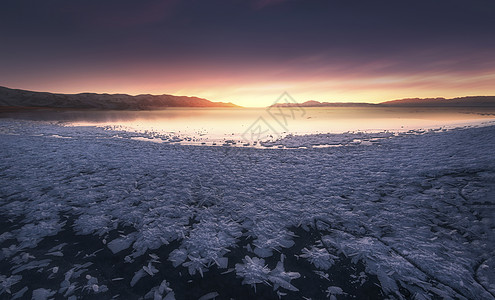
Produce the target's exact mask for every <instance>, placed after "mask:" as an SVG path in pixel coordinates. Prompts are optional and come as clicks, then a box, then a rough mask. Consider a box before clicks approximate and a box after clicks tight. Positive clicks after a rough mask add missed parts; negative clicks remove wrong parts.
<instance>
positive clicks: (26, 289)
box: [11, 286, 29, 300]
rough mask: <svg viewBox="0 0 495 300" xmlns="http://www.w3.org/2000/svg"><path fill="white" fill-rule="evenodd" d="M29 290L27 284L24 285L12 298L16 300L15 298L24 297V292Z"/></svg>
mask: <svg viewBox="0 0 495 300" xmlns="http://www.w3.org/2000/svg"><path fill="white" fill-rule="evenodd" d="M28 290H29V288H28V287H27V286H25V287H23V288H22V289H20V290H19V291H18V292H17V293H15V294H14V295H13V297H12V299H11V300H15V299H19V298H22V296H24V294H25V293H26V292H27V291H28Z"/></svg>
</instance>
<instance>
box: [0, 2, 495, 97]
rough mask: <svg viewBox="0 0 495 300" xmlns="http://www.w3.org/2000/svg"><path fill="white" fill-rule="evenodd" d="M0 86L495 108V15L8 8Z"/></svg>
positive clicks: (487, 11)
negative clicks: (412, 100)
mask: <svg viewBox="0 0 495 300" xmlns="http://www.w3.org/2000/svg"><path fill="white" fill-rule="evenodd" d="M0 37H1V40H0V85H1V86H6V87H11V88H20V89H27V90H36V91H50V92H61V93H79V92H98V93H103V92H106V93H128V94H144V93H151V94H174V95H187V96H198V97H204V98H207V99H209V100H213V101H224V102H233V103H236V104H239V105H242V106H265V105H270V104H271V103H272V102H273V101H275V100H276V99H277V97H278V96H279V95H280V94H282V93H283V92H284V91H287V92H289V93H290V94H291V95H292V96H293V98H295V99H296V100H297V101H299V102H303V101H307V100H319V101H330V102H334V101H335V102H340V101H342V102H351V101H352V102H363V101H365V102H380V101H385V100H392V99H398V98H407V97H457V96H467V95H495V1H488V0H483V1H482V0H469V1H468V0H465V1H457V0H438V1H437V0H416V1H401V0H393V1H392V0H391V1H372V0H366V1H354V0H338V1H333V0H332V1H323V0H322V1H320V0H307V1H303V0H230V1H216V0H201V1H199V0H198V1H176V0H143V1H137V0H134V1H130V0H111V1H101V0H98V1H96V0H71V1H67V0H47V1H39V0H32V1H26V0H7V1H3V2H2V5H1V9H0Z"/></svg>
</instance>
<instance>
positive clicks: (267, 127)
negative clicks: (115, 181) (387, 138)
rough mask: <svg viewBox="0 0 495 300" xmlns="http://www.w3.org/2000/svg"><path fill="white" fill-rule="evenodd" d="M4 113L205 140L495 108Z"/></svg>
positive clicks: (387, 126) (411, 125)
mask: <svg viewBox="0 0 495 300" xmlns="http://www.w3.org/2000/svg"><path fill="white" fill-rule="evenodd" d="M0 117H4V118H5V117H9V118H21V119H29V120H42V121H57V122H63V123H65V124H67V125H73V126H87V125H91V126H111V127H112V128H115V129H120V130H126V131H135V132H145V131H147V132H157V133H161V134H163V133H166V134H171V135H177V136H180V137H192V138H193V139H195V140H202V141H209V142H211V141H222V140H227V139H234V140H242V139H243V138H244V139H245V138H246V137H248V138H250V137H252V135H253V133H254V134H255V135H257V136H259V137H260V138H262V139H263V138H269V137H272V138H276V137H279V136H283V135H286V134H289V133H291V134H314V133H342V132H348V131H367V132H379V131H384V130H388V131H399V132H400V131H409V130H420V129H433V128H453V127H461V126H472V125H479V124H483V123H487V122H493V121H495V108H390V107H364V108H348V107H345V108H340V107H339V108H335V107H325V108H304V109H302V108H299V109H296V108H294V109H290V108H283V109H279V108H271V109H269V110H268V109H266V108H241V109H237V108H236V109H231V108H169V109H164V110H158V111H52V110H40V111H28V112H17V113H3V114H0Z"/></svg>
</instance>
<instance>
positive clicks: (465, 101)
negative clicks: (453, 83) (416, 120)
mask: <svg viewBox="0 0 495 300" xmlns="http://www.w3.org/2000/svg"><path fill="white" fill-rule="evenodd" d="M379 105H382V106H422V107H425V106H442V107H444V106H446V107H451V106H459V107H461V106H495V96H470V97H459V98H451V99H445V98H423V99H421V98H409V99H400V100H392V101H386V102H382V103H380V104H379Z"/></svg>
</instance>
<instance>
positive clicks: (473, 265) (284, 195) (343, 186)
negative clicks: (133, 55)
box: [0, 120, 495, 299]
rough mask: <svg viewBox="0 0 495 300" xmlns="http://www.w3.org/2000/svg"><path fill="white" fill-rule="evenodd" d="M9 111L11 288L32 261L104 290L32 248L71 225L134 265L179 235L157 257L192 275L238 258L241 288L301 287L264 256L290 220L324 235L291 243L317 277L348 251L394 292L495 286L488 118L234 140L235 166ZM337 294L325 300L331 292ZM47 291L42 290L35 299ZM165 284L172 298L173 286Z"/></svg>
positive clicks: (6, 249)
mask: <svg viewBox="0 0 495 300" xmlns="http://www.w3.org/2000/svg"><path fill="white" fill-rule="evenodd" d="M0 122H1V124H2V126H3V127H4V128H7V129H8V130H7V131H10V132H11V133H16V134H19V135H10V134H2V135H1V138H0V147H1V149H2V151H1V153H0V156H1V157H0V158H1V160H0V170H1V172H0V196H1V197H0V208H1V213H2V217H5V219H6V220H9V219H10V220H12V223H15V224H18V225H19V226H16V227H12V228H9V229H8V232H2V234H1V235H0V248H1V252H0V259H1V260H5V261H8V262H9V263H11V264H12V265H13V266H14V267H13V268H12V270H9V271H7V273H6V274H1V275H0V276H1V277H0V279H1V280H2V290H1V292H2V293H4V294H6V293H11V294H14V293H20V292H21V291H22V290H23V289H24V287H25V286H26V283H25V282H24V281H23V279H22V278H23V277H22V278H21V277H16V276H21V275H19V274H24V272H29V271H32V272H47V274H48V275H47V276H54V275H52V274H65V280H64V281H63V282H61V284H60V288H59V290H58V291H55V292H56V293H59V294H61V295H63V296H65V297H69V296H72V295H74V294H76V293H80V292H81V291H83V290H84V292H85V293H87V294H90V293H97V292H102V290H105V288H107V285H105V282H100V281H98V282H93V281H94V279H93V281H92V282H89V281H90V279H87V280H86V279H84V278H85V277H84V276H83V275H82V274H83V273H84V275H87V274H90V273H91V272H90V270H92V269H93V268H95V267H94V266H85V267H80V268H77V267H74V268H73V269H71V270H68V269H67V268H66V267H65V268H64V267H63V266H58V265H54V263H53V261H54V260H55V259H56V258H57V257H60V254H62V255H63V253H64V249H65V248H64V247H63V246H62V247H61V248H57V249H50V250H51V251H49V252H48V253H51V254H49V255H48V256H47V257H39V258H38V257H35V256H33V255H31V254H30V253H32V252H31V251H33V250H35V249H36V247H37V246H38V245H39V244H40V243H41V242H42V241H43V240H45V239H47V238H50V237H53V236H55V235H57V234H60V233H61V232H62V231H63V230H66V229H67V227H69V226H71V229H73V230H75V231H76V232H77V233H78V234H81V235H92V236H95V237H96V238H98V239H99V240H100V241H101V243H102V247H104V248H105V249H107V250H110V251H111V252H112V253H114V254H115V255H119V254H121V253H122V252H126V251H127V252H128V253H127V254H129V255H127V254H126V258H125V261H126V262H129V263H130V262H132V261H133V260H134V259H136V258H139V257H142V256H143V255H148V254H149V253H150V252H151V251H154V250H156V249H159V248H160V247H163V246H166V245H171V244H172V243H177V245H178V246H177V247H176V249H174V250H173V251H172V252H171V253H170V255H169V257H160V259H161V260H167V259H168V260H169V261H171V262H172V263H173V265H174V266H176V267H177V268H184V270H186V272H187V273H188V274H189V275H190V276H194V275H197V274H199V275H205V274H206V272H207V271H208V270H210V269H211V268H218V269H228V268H229V267H230V268H234V269H235V274H236V275H237V276H239V277H241V278H243V282H244V283H245V284H247V285H253V286H256V285H257V284H263V285H270V286H273V287H274V288H275V289H280V288H281V289H283V290H282V291H279V292H281V293H285V292H294V291H296V290H298V289H300V288H299V287H298V284H297V283H298V281H297V280H298V278H297V277H298V276H297V275H298V273H294V272H291V271H290V270H285V268H284V264H283V261H282V260H281V261H280V263H279V264H278V265H277V266H276V267H274V266H271V267H270V268H269V267H268V266H267V264H266V263H265V260H267V259H268V258H273V257H277V255H279V252H281V253H284V251H286V250H287V249H289V248H292V247H293V246H294V240H295V238H296V237H295V235H294V234H293V233H292V232H291V230H292V228H294V227H302V228H306V229H311V230H315V231H317V232H318V233H319V234H320V235H321V241H320V242H319V243H316V244H314V245H304V246H305V247H304V248H303V250H302V251H301V252H300V253H298V256H299V257H301V258H302V259H304V260H305V261H306V260H307V261H308V262H309V263H311V265H312V266H314V269H315V271H317V272H322V273H321V274H322V276H323V275H324V274H327V275H328V273H325V272H331V270H332V267H333V265H334V262H335V261H336V260H337V259H338V256H339V255H342V256H345V257H348V258H351V259H352V261H353V262H362V263H364V264H365V266H366V271H367V273H370V274H374V275H376V276H377V277H378V280H379V281H380V284H381V288H382V290H383V291H384V292H385V294H387V295H389V296H392V295H395V296H396V297H398V298H400V295H401V289H406V290H408V292H409V293H411V294H412V295H414V297H416V298H419V299H421V298H425V299H428V298H435V297H441V298H442V297H445V298H449V297H450V298H469V299H494V297H495V296H494V295H495V288H494V284H495V281H494V280H495V275H494V271H493V270H494V269H495V266H494V265H495V263H494V256H495V237H494V234H493V232H494V230H495V224H494V223H495V215H494V212H495V211H494V207H495V184H494V182H495V158H494V157H493V147H494V146H495V134H494V128H493V127H486V128H477V129H467V130H455V131H450V132H442V133H427V134H401V135H391V134H389V133H382V134H379V135H376V136H373V135H371V134H362V135H360V136H356V135H351V134H350V135H343V136H338V135H325V136H314V137H295V136H294V137H292V136H291V137H287V138H286V139H285V140H284V141H282V142H280V141H279V142H277V143H279V144H280V145H285V147H287V148H297V147H300V146H308V147H307V148H311V147H313V146H318V145H322V144H325V143H326V144H328V145H340V146H339V147H331V148H325V149H285V150H277V149H272V150H270V151H262V150H257V149H241V150H240V151H237V152H236V153H235V156H234V157H228V158H229V160H228V161H229V162H230V161H235V162H236V164H232V165H226V164H225V159H226V157H227V155H226V153H225V152H224V151H222V149H219V148H201V147H188V146H173V145H166V144H154V143H145V142H142V141H136V140H130V137H128V136H127V138H122V137H119V138H117V137H115V135H116V132H112V131H109V130H102V129H95V128H83V127H60V126H54V125H50V124H46V125H40V124H39V123H36V124H34V123H30V122H24V121H9V120H1V121H0ZM3 132H4V131H3ZM53 135H58V136H64V137H71V138H70V139H54V138H50V136H53ZM363 141H367V142H369V143H363ZM274 145H275V144H274ZM310 146H311V147H310ZM313 148H314V147H313ZM233 174H234V175H235V176H233ZM69 220H70V221H69ZM117 231H122V232H121V233H120V234H115V233H116V232H117ZM241 240H242V241H246V242H247V245H246V246H245V248H243V249H245V252H246V253H245V254H243V257H244V258H239V259H238V260H236V261H232V260H230V259H227V257H226V256H228V253H229V252H230V251H231V250H232V249H234V248H236V247H238V244H239V242H240V241H241ZM243 251H244V250H243ZM92 255H99V254H98V253H93V254H92ZM156 266H157V264H156V263H154V262H153V263H151V264H150V265H148V264H145V265H143V266H140V267H139V269H137V268H136V269H134V272H135V273H134V274H131V275H130V276H129V274H126V280H127V282H126V285H127V286H130V285H132V283H134V285H135V286H138V285H139V284H140V280H141V279H142V278H151V277H154V278H157V277H159V278H160V279H161V278H164V279H165V278H166V277H160V276H165V274H162V273H161V272H155V269H154V268H156ZM55 268H57V269H55ZM54 270H57V272H54ZM133 276H134V277H135V278H134V279H132V277H133ZM127 277H128V278H127ZM92 278H93V277H92ZM94 278H96V277H94ZM99 280H100V279H99ZM167 286H168V285H167ZM7 288H8V290H7ZM171 288H173V287H171ZM157 290H158V291H160V287H158V288H157V289H154V290H153V293H152V294H153V297H155V296H154V295H155V292H156V291H157ZM331 291H333V292H332V293H329V294H328V296H329V297H332V296H335V295H338V294H337V293H335V291H336V289H332V290H331ZM31 292H32V293H34V292H35V291H32V289H29V292H26V291H24V293H26V295H27V294H29V293H31ZM52 292H54V291H51V290H47V289H45V290H38V291H36V293H37V294H39V295H40V297H41V295H47V294H51V293H52ZM345 292H349V291H347V290H346V291H345ZM150 295H151V294H150ZM279 295H281V294H279ZM158 296H160V297H162V298H166V297H168V298H169V299H171V298H173V297H175V296H174V293H173V291H168V292H165V288H162V292H159V293H157V296H156V297H158Z"/></svg>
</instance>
